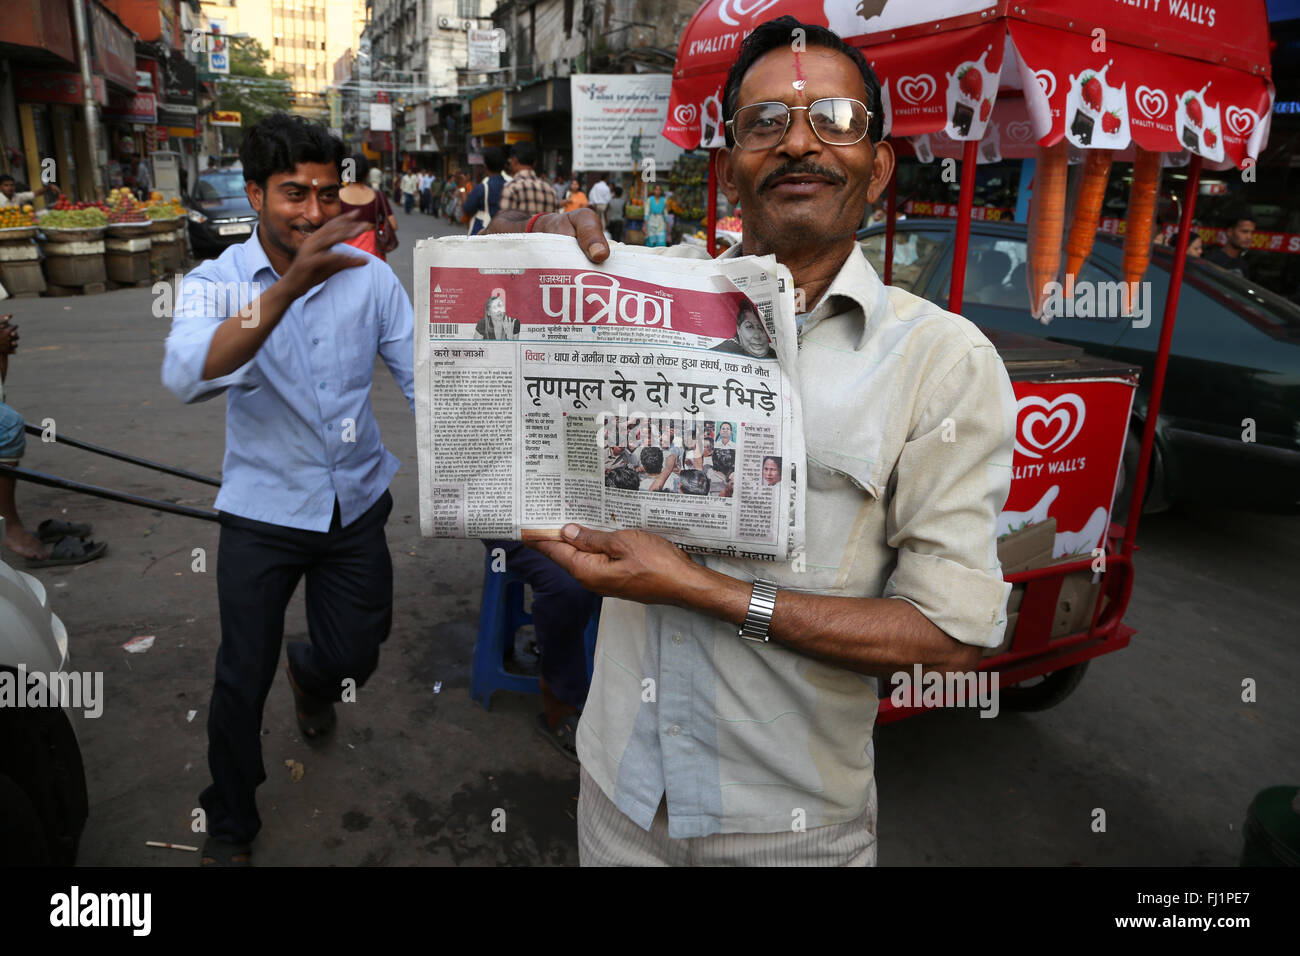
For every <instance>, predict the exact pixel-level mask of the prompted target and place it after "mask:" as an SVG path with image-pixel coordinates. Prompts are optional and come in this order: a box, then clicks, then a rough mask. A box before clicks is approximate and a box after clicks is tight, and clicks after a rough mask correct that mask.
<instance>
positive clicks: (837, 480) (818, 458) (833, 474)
mask: <svg viewBox="0 0 1300 956" xmlns="http://www.w3.org/2000/svg"><path fill="white" fill-rule="evenodd" d="M828 459H829V460H828ZM874 468H875V466H874V465H873V464H872V463H871V462H866V461H862V460H860V459H855V458H849V457H847V456H844V455H836V454H834V453H833V449H827V448H825V447H820V448H815V447H810V448H809V450H808V505H807V511H806V522H807V526H806V529H807V539H806V540H807V570H808V574H807V575H805V578H806V579H807V586H808V587H809V588H810V589H812V588H815V589H816V590H818V591H820V592H822V593H828V594H837V593H843V592H845V591H846V589H847V590H848V591H849V593H854V594H856V593H860V588H858V587H857V585H858V583H860V582H859V580H858V579H859V577H860V574H859V572H858V570H856V565H857V564H858V563H859V560H860V555H861V551H862V545H863V542H862V541H861V538H862V536H863V535H864V534H872V533H874V532H873V531H871V530H870V529H873V528H876V527H878V522H876V521H875V520H873V517H872V515H873V514H874V513H878V511H877V509H879V508H882V507H884V504H883V495H882V494H881V489H880V487H879V486H878V484H877V483H876V481H875V476H874Z"/></svg>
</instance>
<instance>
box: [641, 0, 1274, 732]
mask: <svg viewBox="0 0 1300 956" xmlns="http://www.w3.org/2000/svg"><path fill="white" fill-rule="evenodd" d="M786 14H789V15H792V16H794V17H795V18H796V19H798V20H800V21H801V22H804V23H811V24H818V25H821V26H827V27H829V28H830V29H831V30H833V31H834V32H835V33H837V34H838V35H839V36H841V37H843V38H844V39H845V40H846V41H847V42H849V43H850V44H851V45H853V46H855V47H857V48H858V49H860V50H861V51H862V53H863V55H864V56H865V57H866V59H867V60H868V61H869V62H870V63H871V65H872V67H873V68H874V70H875V72H876V74H877V76H878V77H879V79H880V81H881V105H882V107H883V112H884V122H885V127H884V132H885V136H886V137H889V138H890V139H891V142H892V143H893V144H894V147H895V151H896V152H898V153H900V154H903V155H913V156H915V157H916V158H917V159H918V160H919V161H920V162H924V163H939V164H942V163H944V162H945V161H946V160H949V161H950V160H960V175H961V179H960V184H961V193H960V199H959V204H958V215H957V231H956V241H955V244H954V247H953V260H954V261H953V264H952V277H951V287H950V294H949V305H948V308H950V309H951V310H952V311H954V312H960V311H961V306H962V296H963V292H964V290H965V280H966V272H967V258H968V248H969V236H970V223H971V217H972V199H973V194H974V191H975V167H976V165H977V163H980V162H996V161H998V160H999V159H1001V158H1004V157H1005V158H1016V157H1020V158H1027V159H1034V160H1035V163H1036V168H1035V175H1034V184H1033V187H1032V192H1033V198H1032V202H1031V206H1030V216H1029V244H1028V259H1027V261H1026V262H1025V264H1024V265H1025V269H1024V272H1025V294H1026V301H1027V304H1028V306H1029V308H1030V309H1031V311H1032V312H1033V314H1034V315H1035V316H1037V317H1040V319H1042V320H1043V321H1044V322H1048V321H1050V319H1051V316H1052V315H1053V314H1054V312H1055V314H1058V315H1059V314H1061V313H1060V311H1059V309H1055V308H1054V305H1053V303H1054V302H1055V303H1056V304H1058V305H1059V303H1060V302H1061V301H1062V299H1065V300H1069V301H1072V297H1073V296H1074V295H1075V294H1076V288H1075V278H1076V276H1077V275H1078V274H1079V271H1080V269H1081V267H1082V264H1083V263H1084V261H1086V259H1087V256H1088V254H1089V252H1090V250H1091V248H1092V243H1093V239H1094V237H1095V235H1096V231H1097V224H1098V219H1099V216H1100V210H1101V202H1102V198H1103V196H1104V192H1105V185H1106V182H1107V180H1108V178H1109V177H1110V174H1111V166H1112V164H1113V163H1115V162H1132V163H1133V186H1132V188H1131V191H1130V194H1129V196H1130V198H1129V207H1128V213H1127V219H1128V229H1127V234H1126V237H1125V253H1124V272H1125V276H1124V282H1123V283H1119V284H1118V285H1120V286H1121V288H1120V289H1119V290H1118V293H1119V294H1118V299H1117V307H1118V308H1120V309H1122V310H1123V311H1122V312H1120V313H1117V315H1119V316H1129V315H1133V316H1135V317H1136V314H1137V313H1136V312H1135V311H1134V307H1133V306H1134V300H1135V298H1136V296H1137V295H1138V294H1140V293H1139V284H1140V283H1141V282H1143V281H1146V279H1145V277H1146V276H1147V275H1148V274H1150V275H1156V273H1155V272H1154V270H1153V271H1152V272H1151V273H1148V271H1147V270H1148V266H1149V263H1150V247H1151V240H1152V238H1153V232H1154V225H1155V212H1156V200H1157V195H1158V189H1159V182H1160V179H1161V175H1162V169H1163V168H1166V167H1176V166H1185V170H1186V184H1185V188H1184V198H1183V201H1182V203H1181V217H1180V218H1181V221H1180V224H1179V230H1178V240H1177V246H1176V248H1175V251H1174V257H1173V262H1174V265H1173V267H1172V270H1171V272H1170V276H1169V284H1170V285H1169V293H1168V295H1167V297H1166V299H1165V310H1164V315H1163V316H1162V317H1158V318H1157V317H1154V316H1151V317H1147V318H1145V319H1143V321H1160V322H1161V327H1160V344H1159V351H1158V354H1157V360H1156V364H1155V369H1154V374H1153V376H1152V382H1151V389H1150V399H1149V403H1148V407H1147V410H1146V415H1145V419H1144V421H1143V425H1142V442H1141V450H1140V453H1139V457H1138V462H1137V469H1136V474H1133V475H1129V476H1127V480H1129V481H1131V482H1132V483H1133V489H1132V496H1131V504H1130V506H1129V509H1128V513H1127V515H1117V514H1112V513H1111V512H1112V502H1113V500H1114V496H1115V491H1116V486H1117V481H1118V479H1119V475H1120V466H1121V462H1122V457H1123V445H1124V440H1125V435H1126V433H1127V430H1128V428H1129V424H1130V420H1131V418H1132V416H1133V415H1134V410H1133V398H1134V392H1135V390H1136V386H1137V370H1136V369H1134V368H1129V367H1126V366H1123V365H1119V364H1116V363H1113V362H1107V361H1103V360H1100V359H1096V358H1092V357H1089V356H1086V355H1084V354H1083V353H1082V352H1081V351H1080V350H1077V349H1073V348H1071V347H1068V346H1060V345H1057V344H1056V343H1051V342H1047V341H1044V340H1040V339H1035V338H1029V337H1026V336H1007V335H1005V334H1004V335H994V334H992V333H990V338H991V339H993V340H994V344H995V345H996V346H997V347H998V349H999V353H1000V354H1001V356H1002V358H1003V361H1004V363H1005V364H1006V366H1007V369H1008V372H1009V374H1010V377H1011V380H1012V385H1013V389H1014V391H1015V394H1016V400H1017V428H1016V447H1015V457H1014V462H1013V477H1012V484H1011V491H1010V495H1009V497H1008V499H1007V503H1006V505H1005V508H1004V510H1003V512H1002V514H1001V516H1000V518H999V522H998V535H999V557H1000V559H1001V562H1002V566H1003V573H1004V575H1005V577H1006V580H1008V581H1009V582H1011V583H1012V584H1013V585H1014V590H1013V592H1012V597H1011V601H1010V603H1009V605H1008V626H1007V631H1006V639H1005V640H1004V642H1003V644H1002V646H1001V647H999V648H996V649H991V652H990V653H989V654H987V655H986V656H985V658H984V660H983V662H982V664H981V668H982V669H986V670H997V671H998V672H999V675H1000V684H1001V686H1002V687H1003V692H1002V701H1003V703H1004V704H1005V705H1007V706H1009V707H1013V708H1014V707H1019V708H1021V709H1041V708H1043V707H1048V706H1051V705H1053V704H1055V703H1057V702H1059V701H1060V700H1061V699H1063V698H1064V696H1066V695H1067V694H1068V693H1069V692H1070V691H1071V690H1072V689H1073V688H1074V687H1075V686H1076V685H1077V683H1078V681H1079V679H1080V678H1081V676H1082V674H1083V671H1084V669H1085V668H1086V666H1087V663H1088V662H1089V661H1090V660H1091V659H1092V658H1094V657H1097V656H1099V655H1101V654H1106V653H1109V652H1111V651H1115V650H1119V649H1120V648H1122V647H1125V646H1126V645H1127V644H1128V642H1129V639H1130V638H1131V637H1132V635H1133V634H1134V630H1133V629H1132V628H1131V627H1128V626H1127V625H1125V624H1124V622H1123V618H1124V612H1125V610H1126V608H1127V606H1128V600H1129V596H1130V595H1131V593H1132V588H1133V565H1132V556H1133V552H1134V550H1135V548H1136V535H1137V526H1138V520H1139V517H1140V514H1141V510H1142V503H1143V498H1144V494H1143V493H1144V490H1145V486H1146V482H1147V476H1148V471H1149V466H1150V462H1151V452H1152V445H1153V443H1154V439H1155V426H1156V419H1157V414H1158V411H1159V408H1160V399H1161V394H1162V391H1163V388H1164V379H1165V370H1166V367H1167V364H1168V358H1169V350H1170V344H1171V341H1172V337H1173V327H1174V318H1175V315H1176V313H1177V307H1178V292H1179V288H1180V286H1181V283H1182V278H1183V263H1184V260H1185V255H1186V246H1187V241H1188V237H1189V235H1190V232H1191V230H1190V226H1191V220H1192V209H1193V207H1194V205H1195V198H1196V195H1197V189H1198V185H1199V177H1200V172H1201V169H1202V166H1203V165H1204V164H1209V165H1210V166H1211V168H1218V169H1223V168H1229V167H1237V168H1240V169H1242V170H1243V171H1244V172H1243V175H1246V176H1249V175H1250V170H1251V167H1252V166H1253V165H1254V162H1255V158H1256V157H1257V156H1258V155H1259V154H1260V152H1261V151H1262V149H1263V147H1264V145H1265V143H1266V142H1267V138H1268V128H1269V116H1270V110H1271V106H1272V100H1273V95H1274V94H1273V87H1272V84H1271V82H1270V79H1269V49H1268V44H1269V37H1268V17H1267V12H1266V10H1265V4H1264V0H1242V2H1240V3H1237V4H1233V5H1232V6H1231V8H1225V7H1223V6H1217V7H1216V6H1215V5H1213V4H1205V3H1187V2H1183V0H1163V2H1158V0H1131V2H1125V3H1105V4H1079V3H1077V2H1076V0H1018V2H1017V0H999V2H994V3H990V2H987V0H909V2H906V3H904V2H902V0H861V2H859V0H824V2H813V0H707V2H706V3H704V5H703V6H701V7H700V9H699V10H698V11H697V13H696V14H695V16H694V17H693V19H692V20H691V22H690V23H689V24H688V26H687V28H686V30H685V31H684V32H683V34H682V38H681V41H680V44H679V46H678V51H677V62H676V67H675V69H674V73H673V89H672V99H671V101H670V103H669V107H668V119H667V121H666V123H665V125H664V128H663V135H664V136H666V137H668V138H669V139H671V140H673V141H674V142H676V143H677V144H678V145H680V146H683V147H686V148H701V147H702V148H707V149H709V150H710V151H711V153H710V155H711V161H710V164H709V171H710V176H709V200H708V204H707V205H708V210H709V220H708V235H709V247H710V251H714V250H715V238H714V237H715V235H716V225H717V224H716V221H715V216H716V205H717V204H716V189H717V175H716V168H717V162H718V159H719V153H718V149H719V148H720V147H723V146H725V145H726V143H725V137H724V126H723V123H724V120H725V117H723V115H722V106H721V101H722V95H723V87H724V84H725V81H726V76H727V72H728V71H729V69H730V67H731V65H732V63H733V62H734V61H735V58H736V53H737V51H738V50H739V48H740V44H741V42H742V41H743V39H744V37H745V36H746V35H747V34H748V32H749V31H750V30H752V29H753V28H754V27H755V26H757V25H758V24H759V23H762V22H764V21H767V20H771V19H775V18H776V17H779V16H783V15H786ZM1071 165H1075V166H1077V167H1078V169H1077V171H1076V173H1075V174H1074V176H1073V180H1074V185H1073V186H1071V185H1070V181H1071V178H1072V177H1071V172H1070V167H1071ZM936 175H938V172H937V171H936ZM895 205H896V192H895V189H894V186H893V184H891V186H890V189H889V191H888V193H887V212H886V223H887V227H886V243H885V258H884V269H883V273H884V274H883V276H882V278H883V279H884V281H885V282H886V283H888V282H889V281H890V278H891V271H892V264H893V254H894V248H893V223H894V220H895ZM1081 284H1082V283H1081ZM1135 320H1136V319H1135ZM1045 331H1046V330H1045ZM1013 685H1014V686H1013ZM883 696H884V695H882V698H883ZM913 712H915V709H913V708H906V707H895V706H893V705H892V704H891V703H890V702H889V701H888V700H885V699H882V701H881V710H880V716H879V720H880V721H881V722H882V723H887V722H889V721H891V720H897V719H900V718H901V717H904V716H907V715H908V714H910V713H913Z"/></svg>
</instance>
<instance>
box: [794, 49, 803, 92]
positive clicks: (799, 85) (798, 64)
mask: <svg viewBox="0 0 1300 956" xmlns="http://www.w3.org/2000/svg"><path fill="white" fill-rule="evenodd" d="M794 78H795V81H796V82H795V83H794V89H795V92H796V93H798V94H799V96H800V97H802V96H803V87H804V79H803V61H802V60H801V59H800V57H799V51H798V50H795V51H794Z"/></svg>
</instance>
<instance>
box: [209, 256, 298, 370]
mask: <svg viewBox="0 0 1300 956" xmlns="http://www.w3.org/2000/svg"><path fill="white" fill-rule="evenodd" d="M296 298H297V295H296V294H295V293H294V291H293V290H292V289H290V288H289V286H288V284H287V283H285V282H284V281H283V280H281V281H279V282H277V283H275V285H273V286H271V287H270V288H269V289H267V290H266V291H265V292H263V293H262V294H261V295H259V296H258V297H257V298H256V299H254V300H253V301H252V302H250V303H249V304H248V305H247V306H245V307H244V309H243V310H241V311H240V312H239V313H238V314H236V315H232V316H231V317H230V318H228V319H226V320H225V321H224V322H222V323H221V324H220V325H219V326H217V331H216V332H215V333H214V334H213V336H212V341H211V343H209V345H208V356H207V358H206V359H205V360H204V362H203V379H204V381H210V380H211V379H214V378H221V377H222V376H223V375H229V374H230V373H231V372H233V371H235V370H236V369H237V368H239V367H240V366H241V365H243V364H245V363H246V362H248V361H249V360H250V359H252V357H253V356H254V355H256V354H257V350H258V349H260V348H261V347H262V343H263V342H265V341H266V338H267V336H268V335H270V334H271V331H272V330H273V329H274V328H275V327H276V325H277V324H278V323H279V321H280V319H282V318H283V317H284V313H285V312H287V311H288V309H289V306H291V305H292V304H293V301H294V299H296Z"/></svg>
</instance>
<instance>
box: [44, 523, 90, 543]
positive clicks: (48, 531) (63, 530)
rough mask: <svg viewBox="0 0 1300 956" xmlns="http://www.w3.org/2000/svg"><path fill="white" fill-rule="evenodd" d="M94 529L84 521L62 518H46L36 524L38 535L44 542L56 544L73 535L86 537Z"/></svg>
mask: <svg viewBox="0 0 1300 956" xmlns="http://www.w3.org/2000/svg"><path fill="white" fill-rule="evenodd" d="M93 530H94V529H93V528H91V526H90V525H88V524H86V523H85V522H82V521H64V520H62V519H61V518H46V519H45V520H44V521H42V522H41V523H40V524H38V525H37V526H36V537H38V538H40V539H41V542H42V543H44V544H54V543H55V542H56V541H60V540H62V539H63V538H66V537H68V536H69V535H71V536H72V537H74V538H85V537H88V536H89V535H90V532H91V531H93Z"/></svg>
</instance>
